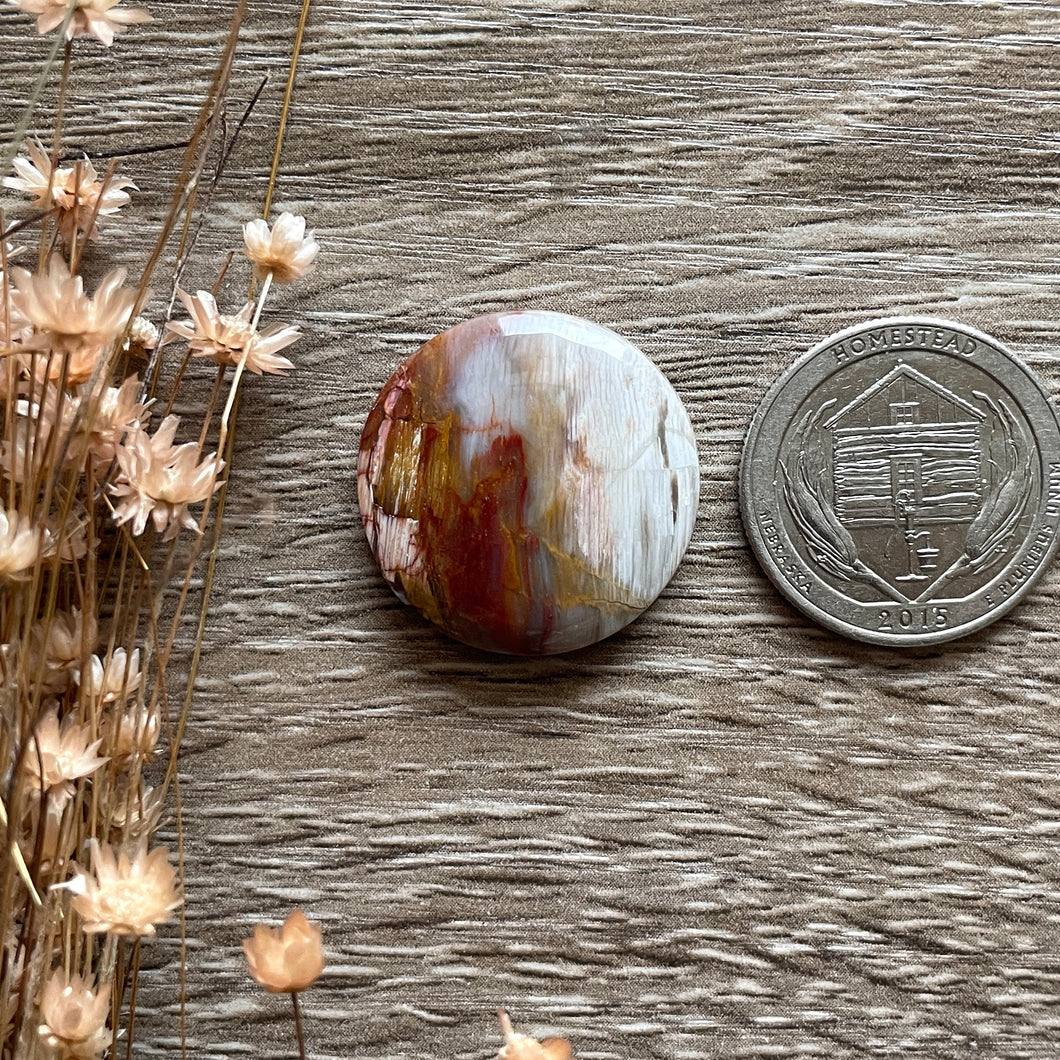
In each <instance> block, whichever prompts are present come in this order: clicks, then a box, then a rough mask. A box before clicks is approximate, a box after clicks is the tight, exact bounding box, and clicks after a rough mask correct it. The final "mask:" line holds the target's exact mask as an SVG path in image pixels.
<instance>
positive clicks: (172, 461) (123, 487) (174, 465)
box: [108, 416, 224, 541]
mask: <svg viewBox="0 0 1060 1060" xmlns="http://www.w3.org/2000/svg"><path fill="white" fill-rule="evenodd" d="M179 423H180V419H179V417H177V416H167V417H166V418H165V419H164V420H163V421H162V423H161V424H160V425H159V428H158V430H157V431H156V432H155V434H154V436H153V437H152V436H150V435H148V434H147V433H146V431H142V430H141V431H133V432H132V434H131V435H130V437H129V438H128V439H127V440H126V441H125V443H124V444H123V445H119V446H118V447H117V450H116V453H115V455H116V457H117V460H118V468H119V475H118V478H117V480H116V481H115V482H113V483H111V484H110V486H109V487H108V488H109V489H110V491H111V493H113V494H115V495H116V496H118V497H120V498H121V500H120V501H119V503H118V505H117V507H116V508H115V510H114V520H115V522H117V523H119V524H121V523H130V522H131V523H132V532H133V533H134V534H136V535H139V534H142V533H143V532H144V529H145V528H146V526H147V520H148V519H149V518H150V520H151V521H152V522H153V523H154V526H155V529H156V530H159V531H161V530H164V531H165V534H164V535H163V540H164V541H169V540H171V539H172V538H174V537H176V535H177V533H178V532H179V531H180V528H181V527H182V526H183V527H186V528H187V529H189V530H197V529H198V528H197V527H196V525H195V520H194V519H193V518H192V517H191V513H190V512H189V511H188V506H189V505H191V504H198V503H200V502H202V501H205V500H206V499H207V498H208V497H211V496H212V495H213V493H214V491H215V490H216V489H218V488H219V487H220V485H221V484H220V482H219V481H218V477H217V476H218V474H219V473H220V470H221V468H222V467H223V466H224V462H223V461H221V460H219V459H218V458H217V454H216V453H211V454H210V455H209V456H208V457H207V458H206V459H205V460H203V461H202V463H199V462H198V460H199V447H198V446H197V445H196V444H195V443H194V442H185V443H184V444H183V445H174V444H173V439H174V437H175V436H176V433H177V426H178V424H179Z"/></svg>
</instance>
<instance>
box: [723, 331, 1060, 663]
mask: <svg viewBox="0 0 1060 1060" xmlns="http://www.w3.org/2000/svg"><path fill="white" fill-rule="evenodd" d="M896 325H902V326H906V327H909V326H914V327H917V326H928V327H944V328H948V329H950V330H951V331H957V332H960V333H962V334H965V335H967V336H968V337H969V338H972V339H977V340H979V341H980V342H983V343H985V344H986V345H987V346H989V347H991V348H992V349H994V350H997V351H998V352H999V353H1001V354H1002V355H1003V356H1004V357H1007V358H1008V359H1009V360H1010V361H1012V362H1013V364H1014V366H1015V367H1016V368H1017V369H1019V370H1021V371H1022V372H1023V374H1024V375H1025V376H1026V377H1027V379H1028V380H1029V381H1030V383H1031V384H1032V385H1033V387H1034V388H1035V389H1036V390H1037V391H1038V392H1039V393H1040V394H1041V396H1042V399H1043V401H1044V403H1045V407H1046V408H1047V409H1048V410H1049V412H1050V413H1051V414H1052V420H1053V425H1054V427H1055V429H1056V432H1057V435H1058V437H1060V413H1058V411H1057V409H1056V406H1055V405H1054V403H1053V400H1052V396H1051V395H1050V394H1049V391H1048V390H1047V389H1046V387H1045V384H1044V382H1043V381H1042V379H1041V378H1040V377H1039V376H1038V373H1037V372H1035V371H1034V369H1032V368H1031V367H1030V365H1028V364H1027V363H1026V362H1025V361H1024V360H1023V359H1022V358H1021V357H1019V356H1017V355H1016V354H1015V353H1013V352H1012V351H1011V350H1010V349H1009V348H1008V347H1007V346H1006V345H1005V344H1004V343H1002V342H999V341H998V340H997V339H995V338H994V337H993V336H991V335H988V334H987V333H986V332H984V331H980V330H979V329H978V328H974V327H971V326H970V325H967V324H960V323H957V322H956V321H953V320H946V319H945V318H943V317H931V316H908V317H902V316H890V317H876V318H873V319H871V320H867V321H864V322H863V323H860V324H854V325H851V326H850V327H846V328H843V329H842V330H841V331H837V332H834V333H833V334H831V335H828V336H826V337H825V338H824V339H822V340H821V341H820V342H818V343H817V344H816V345H814V346H813V347H812V348H811V349H810V350H808V351H807V352H806V353H804V354H802V355H800V356H799V357H798V358H797V359H796V360H795V361H793V362H792V363H791V364H790V365H789V366H788V368H787V370H786V371H784V372H782V373H781V375H780V376H779V377H778V378H777V379H776V380H774V382H773V384H772V385H771V386H770V387H769V389H768V390H767V391H766V393H765V395H764V396H763V397H762V399H761V400H760V401H759V403H758V407H757V408H756V409H755V413H754V415H753V416H752V417H751V422H750V424H749V425H748V428H747V433H746V435H745V436H744V444H743V451H742V452H741V454H740V475H739V484H740V520H741V522H742V523H743V527H744V533H745V535H746V537H747V540H748V542H749V544H750V545H751V549H752V551H753V552H754V555H755V559H756V560H757V561H758V565H759V567H761V568H762V570H763V571H764V573H765V574H766V575H767V577H768V578H769V580H770V581H771V582H772V583H773V584H774V586H776V588H777V589H778V590H779V591H780V593H781V595H782V596H783V597H784V598H785V599H786V600H787V601H788V602H789V603H790V604H791V605H792V606H793V607H795V608H796V610H798V611H800V612H802V613H803V614H805V615H807V616H808V617H809V618H811V619H813V620H814V621H815V622H817V623H818V624H819V625H822V626H824V627H825V628H826V629H830V630H832V631H833V632H836V633H841V634H843V636H845V637H848V638H850V639H851V640H857V641H861V642H864V643H868V644H875V645H882V646H883V647H896V648H897V647H910V646H916V645H924V646H930V645H933V644H942V643H945V642H946V641H950V640H957V639H958V638H960V637H966V636H969V635H970V634H972V633H976V632H978V631H979V630H982V629H985V628H986V627H987V626H989V625H992V624H993V623H994V622H995V621H996V620H997V619H999V618H1001V617H1002V616H1004V615H1005V614H1007V613H1008V612H1009V611H1011V610H1012V608H1014V607H1015V606H1016V605H1017V604H1019V603H1021V602H1022V601H1023V599H1024V597H1026V596H1027V594H1028V593H1029V592H1030V591H1031V589H1032V588H1033V587H1034V586H1035V585H1037V584H1038V582H1039V581H1040V580H1041V578H1042V577H1044V575H1045V573H1046V571H1047V570H1048V569H1049V567H1050V565H1051V564H1052V562H1053V559H1054V558H1055V556H1056V551H1057V549H1058V548H1060V533H1054V534H1053V537H1052V540H1051V541H1050V543H1049V546H1048V548H1047V549H1046V551H1045V554H1044V556H1043V557H1042V559H1041V561H1040V563H1039V564H1038V566H1037V568H1036V569H1035V571H1034V572H1033V573H1032V574H1030V575H1029V576H1028V577H1027V578H1026V580H1025V581H1024V582H1023V584H1022V585H1021V586H1020V588H1019V590H1018V591H1017V592H1015V593H1013V595H1012V596H1010V597H1008V598H1007V599H1006V600H1004V601H1003V602H1002V603H1000V604H998V605H997V606H996V607H994V608H991V610H990V611H988V612H986V613H985V614H983V615H980V616H978V617H977V618H974V619H970V620H969V621H967V622H964V623H962V624H961V625H959V626H955V627H953V628H951V629H944V630H940V631H939V632H937V633H921V634H913V633H894V634H890V635H888V634H880V633H878V632H877V631H876V630H869V629H864V628H863V627H861V626H855V625H853V624H851V623H849V622H845V621H844V620H843V619H841V618H837V617H836V616H835V615H833V614H832V613H831V612H829V611H825V610H824V609H823V608H821V607H820V606H818V605H817V604H815V603H813V602H812V601H810V600H807V599H806V598H805V597H804V596H802V595H800V594H798V593H796V592H795V590H794V587H793V586H792V585H791V583H790V582H789V581H788V580H787V579H786V578H784V576H783V575H782V574H781V573H780V571H775V570H774V565H773V563H772V560H771V558H770V557H769V552H768V549H767V548H766V546H765V542H764V540H762V538H761V533H760V530H759V527H758V526H757V522H756V520H754V519H753V517H752V516H750V515H749V512H750V510H751V509H752V508H753V507H754V505H753V503H751V500H752V496H751V492H752V491H751V486H752V481H751V475H752V470H751V469H752V464H753V462H754V461H753V455H752V454H753V451H754V449H755V446H756V444H757V441H758V435H759V432H760V430H761V428H762V424H763V423H764V421H765V419H766V417H767V416H768V415H769V413H770V412H771V411H772V408H773V406H774V404H775V403H776V401H777V399H778V397H779V396H780V394H781V393H782V392H783V391H784V390H785V388H786V387H787V385H788V383H789V382H790V381H791V380H792V379H793V378H794V377H795V376H796V375H798V373H799V372H800V371H801V370H802V369H803V368H804V367H805V366H806V365H807V364H808V363H809V362H810V361H812V360H814V359H815V358H816V357H818V356H820V355H821V354H822V353H824V351H825V350H827V349H829V348H830V347H832V346H834V345H835V344H836V343H838V342H842V341H844V340H845V339H847V338H852V337H853V336H855V335H859V334H862V333H864V332H865V331H869V330H873V329H876V328H882V327H893V326H896ZM927 352H930V351H927ZM971 363H974V362H971ZM1000 382H1001V381H1000V380H999V383H1000ZM1021 411H1023V414H1024V416H1027V412H1026V410H1025V409H1023V410H1021ZM1027 418H1028V420H1029V419H1030V418H1029V417H1027ZM1031 426H1032V427H1033V423H1031ZM1041 452H1042V450H1041V448H1040V447H1039V448H1038V453H1039V454H1041ZM1043 488H1045V487H1043ZM1024 540H1026V539H1024ZM800 560H801V557H800ZM802 562H803V564H804V565H807V564H806V563H805V560H802ZM807 566H808V565H807ZM811 573H812V571H811Z"/></svg>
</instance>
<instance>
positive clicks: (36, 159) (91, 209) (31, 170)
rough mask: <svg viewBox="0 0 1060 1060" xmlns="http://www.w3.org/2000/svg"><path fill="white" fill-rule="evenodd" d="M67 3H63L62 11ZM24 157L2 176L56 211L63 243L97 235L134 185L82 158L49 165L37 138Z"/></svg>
mask: <svg viewBox="0 0 1060 1060" xmlns="http://www.w3.org/2000/svg"><path fill="white" fill-rule="evenodd" d="M68 6H69V5H68V4H66V3H64V4H63V5H62V11H63V13H64V14H65V11H66V8H67V7H68ZM26 152H27V154H28V155H29V157H28V158H16V159H15V162H14V165H15V172H16V173H17V174H18V176H15V177H4V179H3V181H2V183H3V184H4V185H5V186H6V187H8V188H14V189H16V190H17V191H23V192H26V194H28V195H32V196H33V204H34V205H35V206H40V207H42V208H44V209H46V210H50V209H55V210H57V211H58V217H59V232H60V234H61V235H62V237H63V239H65V240H66V241H67V242H70V241H72V240H73V238H74V236H75V235H77V233H78V232H82V233H84V234H85V235H87V236H88V238H89V239H95V238H97V234H96V222H97V221H98V219H99V218H100V217H106V216H108V215H110V214H115V213H117V212H118V210H120V209H121V208H122V207H123V206H125V205H126V204H127V203H128V202H129V201H130V200H129V194H128V192H126V191H125V189H126V188H133V189H135V188H136V185H135V184H134V183H133V182H132V181H131V180H126V179H124V178H116V177H113V176H112V177H110V178H109V179H104V180H102V181H101V180H100V179H99V175H98V174H97V173H96V168H95V166H93V165H92V163H91V162H90V161H89V160H88V159H87V158H86V159H82V160H81V161H79V162H77V163H75V164H74V165H72V166H60V167H56V168H53V167H52V160H51V156H50V155H49V154H48V152H47V151H46V150H45V149H44V145H43V144H41V142H40V141H39V140H29V141H28V142H27V143H26Z"/></svg>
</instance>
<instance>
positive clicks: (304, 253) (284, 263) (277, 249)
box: [243, 213, 320, 283]
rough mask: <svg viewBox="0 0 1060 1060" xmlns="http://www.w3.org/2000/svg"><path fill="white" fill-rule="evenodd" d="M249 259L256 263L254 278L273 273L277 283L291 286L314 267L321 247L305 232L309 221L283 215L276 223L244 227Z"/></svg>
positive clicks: (254, 224)
mask: <svg viewBox="0 0 1060 1060" xmlns="http://www.w3.org/2000/svg"><path fill="white" fill-rule="evenodd" d="M243 242H244V243H245V244H246V251H247V257H248V258H250V260H251V261H252V262H254V278H255V279H258V280H264V279H265V277H266V276H269V275H270V274H271V276H272V282H273V283H291V282H292V281H293V280H297V279H300V278H301V277H302V276H304V275H305V274H306V273H307V272H309V271H310V270H311V269H312V268H313V262H314V261H315V260H316V256H317V253H318V252H319V250H320V247H319V246H318V245H317V241H316V238H315V236H314V235H313V233H312V232H308V233H307V232H306V230H305V218H304V217H298V216H297V215H295V214H293V213H282V214H280V216H279V217H278V218H277V219H276V224H275V225H273V227H272V229H271V230H270V229H269V223H268V222H267V221H264V220H261V219H260V218H259V219H258V220H256V221H249V222H248V223H247V224H245V225H243Z"/></svg>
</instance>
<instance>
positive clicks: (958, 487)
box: [824, 364, 986, 528]
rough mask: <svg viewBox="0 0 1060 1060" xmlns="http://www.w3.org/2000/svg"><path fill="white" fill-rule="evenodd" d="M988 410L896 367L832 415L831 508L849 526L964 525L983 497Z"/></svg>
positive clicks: (829, 425) (906, 367) (828, 425)
mask: <svg viewBox="0 0 1060 1060" xmlns="http://www.w3.org/2000/svg"><path fill="white" fill-rule="evenodd" d="M985 419H986V415H985V413H984V412H983V411H981V410H980V409H978V408H976V407H975V406H974V405H972V404H970V403H969V402H967V401H965V400H964V399H963V398H960V397H958V396H957V395H956V394H954V393H953V392H952V391H950V390H947V389H946V388H945V387H944V386H942V385H941V384H939V383H937V382H935V380H933V379H931V378H929V377H928V376H926V375H924V374H923V373H921V372H918V371H917V370H916V369H915V368H912V367H911V366H909V365H906V364H899V365H898V366H897V367H895V368H894V369H892V370H891V371H890V372H888V373H887V374H886V375H885V376H883V377H882V378H881V379H878V380H877V381H876V382H875V383H873V384H872V386H870V387H868V389H866V390H865V391H863V392H862V393H861V394H859V395H858V396H857V397H856V398H855V399H854V400H853V401H851V402H850V403H849V404H848V405H846V406H845V407H844V408H842V409H840V410H839V411H838V412H836V413H835V414H834V415H833V416H832V417H831V418H830V419H829V420H828V421H827V422H826V423H825V424H824V427H825V428H826V429H830V430H831V431H832V432H833V434H832V437H833V439H834V448H833V486H834V491H835V492H834V506H835V511H836V515H837V516H838V517H839V520H840V522H842V523H843V524H844V525H846V526H849V527H852V528H853V527H867V526H882V525H884V524H889V525H891V526H894V525H895V524H898V525H899V526H902V525H903V524H905V525H906V526H908V527H910V528H911V526H912V524H913V522H914V521H915V523H916V525H918V526H927V525H931V524H942V523H945V524H953V523H968V522H971V520H972V519H973V518H974V517H975V515H976V513H977V512H978V511H979V507H980V504H981V500H982V488H983V485H982V471H981V467H982V430H983V421H984V420H985Z"/></svg>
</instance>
